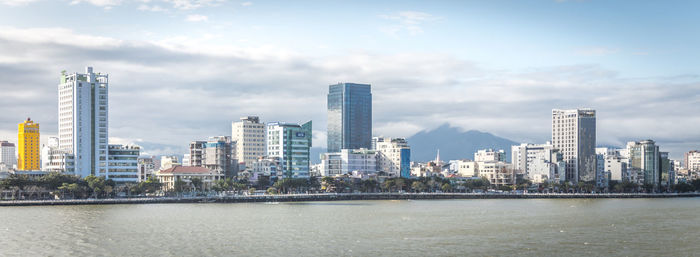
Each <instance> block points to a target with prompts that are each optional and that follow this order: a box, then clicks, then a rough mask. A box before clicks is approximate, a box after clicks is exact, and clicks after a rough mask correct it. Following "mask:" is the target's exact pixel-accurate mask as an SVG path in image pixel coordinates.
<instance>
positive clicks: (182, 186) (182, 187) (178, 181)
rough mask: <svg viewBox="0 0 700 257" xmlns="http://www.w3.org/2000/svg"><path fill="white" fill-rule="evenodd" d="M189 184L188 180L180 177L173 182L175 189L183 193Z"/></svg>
mask: <svg viewBox="0 0 700 257" xmlns="http://www.w3.org/2000/svg"><path fill="white" fill-rule="evenodd" d="M186 186H187V182H185V181H182V179H180V177H178V178H177V179H175V183H173V190H175V192H177V193H182V192H184V191H185V187H186Z"/></svg>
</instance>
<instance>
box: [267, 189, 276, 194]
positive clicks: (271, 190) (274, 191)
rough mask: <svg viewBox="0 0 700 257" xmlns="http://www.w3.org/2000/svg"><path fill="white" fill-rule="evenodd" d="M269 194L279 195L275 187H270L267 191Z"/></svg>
mask: <svg viewBox="0 0 700 257" xmlns="http://www.w3.org/2000/svg"><path fill="white" fill-rule="evenodd" d="M267 193H268V194H271V195H276V194H277V188H275V187H270V188H268V189H267Z"/></svg>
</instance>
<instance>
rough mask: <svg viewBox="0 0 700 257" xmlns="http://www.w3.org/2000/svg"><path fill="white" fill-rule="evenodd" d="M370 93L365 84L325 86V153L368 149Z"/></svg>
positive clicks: (370, 109)
mask: <svg viewBox="0 0 700 257" xmlns="http://www.w3.org/2000/svg"><path fill="white" fill-rule="evenodd" d="M371 142H372V90H371V86H370V85H369V84H355V83H338V84H335V85H330V86H329V87H328V152H331V153H332V152H340V150H341V149H360V148H365V149H370V148H371V146H372V145H371Z"/></svg>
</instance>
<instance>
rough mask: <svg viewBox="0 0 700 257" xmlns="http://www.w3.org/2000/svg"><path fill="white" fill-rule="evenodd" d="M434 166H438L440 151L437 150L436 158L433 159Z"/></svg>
mask: <svg viewBox="0 0 700 257" xmlns="http://www.w3.org/2000/svg"><path fill="white" fill-rule="evenodd" d="M435 164H440V149H437V157H435Z"/></svg>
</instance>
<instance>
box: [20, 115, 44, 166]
mask: <svg viewBox="0 0 700 257" xmlns="http://www.w3.org/2000/svg"><path fill="white" fill-rule="evenodd" d="M17 137H18V140H17V170H40V169H41V157H40V153H39V144H40V143H39V138H40V137H39V123H34V121H32V119H30V118H27V120H26V121H24V122H22V123H20V124H19V125H17Z"/></svg>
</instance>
